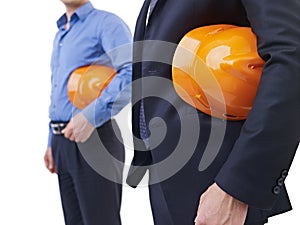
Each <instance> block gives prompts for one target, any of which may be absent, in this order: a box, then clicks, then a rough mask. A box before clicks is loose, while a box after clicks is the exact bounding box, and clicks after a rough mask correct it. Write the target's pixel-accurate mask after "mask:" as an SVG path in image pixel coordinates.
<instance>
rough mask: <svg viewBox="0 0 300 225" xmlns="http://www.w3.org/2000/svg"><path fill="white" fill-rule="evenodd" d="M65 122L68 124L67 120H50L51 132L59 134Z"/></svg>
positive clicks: (65, 124)
mask: <svg viewBox="0 0 300 225" xmlns="http://www.w3.org/2000/svg"><path fill="white" fill-rule="evenodd" d="M67 124H68V122H51V123H50V126H51V129H52V133H53V134H55V135H61V134H62V130H63V129H65V127H66V126H67Z"/></svg>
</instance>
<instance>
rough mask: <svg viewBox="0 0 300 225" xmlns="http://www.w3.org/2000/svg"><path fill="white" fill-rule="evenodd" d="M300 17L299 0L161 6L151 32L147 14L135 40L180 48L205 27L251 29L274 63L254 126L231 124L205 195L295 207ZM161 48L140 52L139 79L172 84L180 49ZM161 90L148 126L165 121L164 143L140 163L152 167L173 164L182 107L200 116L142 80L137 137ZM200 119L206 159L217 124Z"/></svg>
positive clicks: (141, 155) (139, 156)
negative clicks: (291, 189)
mask: <svg viewBox="0 0 300 225" xmlns="http://www.w3.org/2000/svg"><path fill="white" fill-rule="evenodd" d="M299 12H300V1H299V0H286V1H283V0H264V1H262V0H159V1H158V3H157V5H156V7H155V8H154V11H153V12H152V14H151V15H150V18H149V21H148V25H147V26H146V27H145V26H144V22H145V21H144V19H145V14H146V13H147V10H146V9H142V10H141V14H140V16H139V18H138V21H137V27H136V30H135V41H143V40H158V41H163V42H168V43H174V44H178V43H179V41H180V40H181V38H182V37H183V36H184V35H185V34H186V33H187V32H188V31H190V30H192V29H194V28H197V27H201V26H206V25H213V24H233V25H237V26H249V27H251V28H252V30H253V32H254V33H255V34H256V36H257V45H258V53H259V55H260V56H261V57H262V58H263V59H264V60H265V62H266V63H265V66H264V68H263V72H262V76H261V81H260V84H259V88H258V92H257V95H256V98H255V101H254V105H253V109H252V110H251V112H250V114H249V116H248V118H247V120H246V121H238V122H229V121H228V122H227V123H226V131H225V134H224V136H225V137H224V139H223V141H222V145H221V147H220V149H219V152H218V157H217V158H216V161H214V162H213V163H212V165H211V166H210V167H209V168H210V169H209V168H208V169H207V170H204V171H203V173H204V178H205V177H207V180H209V181H208V183H207V184H203V187H199V188H200V189H201V188H203V191H204V190H205V188H207V187H208V186H209V185H210V184H211V181H213V182H216V183H217V184H218V185H219V186H220V187H221V188H222V189H223V190H225V191H226V192H227V193H229V194H230V195H232V196H234V197H235V198H237V199H239V200H241V201H243V202H245V203H247V204H248V205H250V206H252V207H254V208H259V209H272V208H274V207H277V208H278V210H277V211H278V212H279V211H280V210H281V209H280V207H281V206H280V204H281V203H280V202H281V200H278V199H279V198H280V199H285V200H282V202H284V201H285V202H287V201H288V200H287V195H286V193H285V188H284V184H283V183H284V179H285V178H286V176H287V173H288V170H289V168H290V166H291V163H292V160H293V157H294V155H295V151H296V149H297V146H298V143H299V140H300V118H299V116H300V64H299V59H300V48H299V47H300V44H299V40H300V14H299ZM161 43H162V42H157V43H155V42H151V43H150V42H149V43H145V44H137V45H136V46H135V48H134V65H133V81H137V80H139V79H140V78H141V77H143V78H147V77H159V78H163V79H168V80H171V79H172V76H171V63H172V58H173V54H174V51H175V47H172V45H171V46H170V47H167V48H164V47H162V44H161ZM174 46H176V45H174ZM166 49H167V50H166ZM162 55H163V60H158V61H160V62H157V61H156V60H153V59H155V58H159V59H161V58H162V57H161V56H162ZM153 89H156V90H157V93H161V97H158V96H156V97H147V98H145V99H144V105H145V118H146V122H147V123H148V124H149V122H150V121H151V120H152V119H153V118H155V117H156V118H157V117H160V118H161V119H162V120H163V121H164V125H165V126H166V127H167V132H166V135H165V138H164V139H163V140H160V144H158V145H156V146H153V147H151V150H152V151H151V152H146V153H145V152H141V151H136V152H135V157H134V159H133V162H132V164H133V165H147V164H150V161H151V160H152V162H154V163H156V162H159V161H161V160H164V159H165V158H167V157H168V156H169V155H170V154H171V153H172V149H174V148H175V147H176V144H177V143H178V139H179V137H180V135H181V134H180V129H181V125H180V121H179V120H180V117H179V116H178V109H179V110H182V111H183V112H184V113H183V115H185V116H186V117H188V116H189V115H188V114H189V113H192V114H193V113H194V111H193V109H192V107H191V106H189V105H188V104H186V103H185V102H183V101H181V99H180V98H179V97H177V98H172V102H170V101H166V100H165V99H164V97H165V95H168V94H171V95H176V93H175V91H174V88H172V87H171V86H168V87H165V86H161V85H159V84H158V83H156V84H155V82H149V83H146V82H141V83H139V82H137V85H136V84H133V105H134V106H133V114H132V115H133V117H132V123H133V134H134V135H135V137H136V138H139V137H140V129H139V114H140V104H139V101H138V100H139V99H141V98H142V96H145V95H147V94H148V93H149V91H151V90H153ZM174 105H176V107H174ZM177 106H178V107H177ZM196 114H197V117H198V118H199V124H200V125H199V126H200V130H201V132H200V138H199V141H198V143H197V146H196V147H195V152H198V153H199V155H200V156H202V155H203V154H204V151H205V146H206V145H207V141H208V140H209V132H210V131H211V126H212V119H211V118H210V117H209V116H208V115H205V114H203V113H202V112H200V111H196ZM219 123H220V124H221V123H224V121H221V120H220V121H219ZM150 124H151V123H150ZM152 125H153V124H152ZM160 126H163V125H162V123H161V122H158V124H155V122H154V125H153V127H154V128H155V127H158V128H159V127H160ZM154 128H153V129H154ZM151 129H152V128H150V131H151ZM150 142H151V141H150ZM135 144H136V146H137V145H140V142H139V143H138V142H137V141H136V139H135ZM150 144H151V143H150ZM138 148H140V146H139V147H138ZM199 160H201V157H200V158H199ZM143 172H144V170H141V171H139V170H138V169H135V170H131V171H130V174H129V177H128V179H127V182H128V183H129V184H131V185H132V186H135V185H137V184H138V182H139V180H140V178H141V177H142V175H143ZM211 177H213V179H212V180H211ZM276 200H277V201H276ZM276 202H277V203H276ZM275 203H276V204H277V206H276V205H275Z"/></svg>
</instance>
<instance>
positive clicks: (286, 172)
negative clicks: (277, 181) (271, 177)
mask: <svg viewBox="0 0 300 225" xmlns="http://www.w3.org/2000/svg"><path fill="white" fill-rule="evenodd" d="M287 175H288V171H287V170H282V172H281V177H282V178H283V179H284V178H286V177H287Z"/></svg>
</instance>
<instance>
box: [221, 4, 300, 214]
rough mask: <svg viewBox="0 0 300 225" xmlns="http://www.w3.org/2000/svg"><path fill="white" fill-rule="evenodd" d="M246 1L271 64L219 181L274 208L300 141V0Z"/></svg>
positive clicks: (256, 202)
mask: <svg viewBox="0 0 300 225" xmlns="http://www.w3.org/2000/svg"><path fill="white" fill-rule="evenodd" d="M242 2H243V4H244V7H245V9H246V12H247V16H248V19H249V21H250V23H251V27H252V29H253V32H254V33H255V34H256V35H257V44H258V52H259V54H260V56H261V57H262V58H263V59H264V60H265V61H266V64H265V67H264V69H263V73H262V77H261V81H260V85H259V88H258V92H257V96H256V98H255V101H254V105H253V109H252V110H251V112H250V114H249V116H248V118H247V120H246V121H245V124H244V126H243V129H242V131H241V134H240V137H239V138H238V139H237V141H236V143H235V145H234V148H233V150H232V152H231V154H230V155H229V157H228V159H227V161H226V163H225V164H224V166H223V167H222V169H221V170H220V172H219V174H218V175H217V177H216V179H215V181H216V183H217V184H218V185H219V186H220V187H221V188H222V189H223V190H224V191H226V192H227V193H228V194H230V195H232V196H233V197H235V198H237V199H239V200H241V201H243V202H245V203H247V204H248V205H251V206H254V207H257V208H262V209H270V208H272V206H273V204H274V203H275V201H276V197H277V196H278V195H279V193H280V190H281V188H282V186H283V185H284V184H283V183H284V179H285V178H286V175H287V172H288V170H289V168H290V166H291V163H292V160H293V157H294V154H295V151H296V149H297V146H298V143H299V140H300V118H299V116H300V66H299V59H300V49H299V45H300V43H299V40H300V14H299V12H300V1H298V0H286V1H282V0H264V1H261V0H242Z"/></svg>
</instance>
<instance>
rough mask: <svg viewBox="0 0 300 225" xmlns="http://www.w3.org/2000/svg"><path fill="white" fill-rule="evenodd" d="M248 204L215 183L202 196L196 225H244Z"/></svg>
mask: <svg viewBox="0 0 300 225" xmlns="http://www.w3.org/2000/svg"><path fill="white" fill-rule="evenodd" d="M247 210H248V205H246V204H245V203H243V202H241V201H239V200H237V199H235V198H233V197H232V196H230V195H229V194H227V193H226V192H224V191H223V190H222V189H221V188H219V186H218V185H217V184H216V183H214V184H213V185H211V186H210V187H209V188H208V189H207V190H206V192H204V193H203V194H202V196H201V198H200V203H199V207H198V212H197V217H196V219H195V224H196V225H243V224H244V222H245V219H246V215H247Z"/></svg>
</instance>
